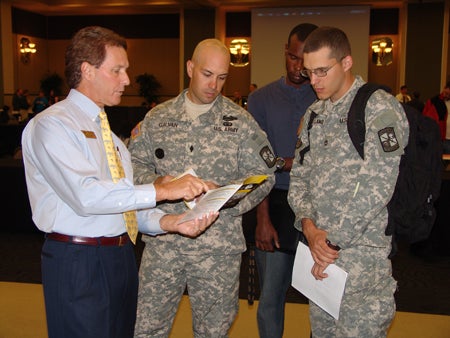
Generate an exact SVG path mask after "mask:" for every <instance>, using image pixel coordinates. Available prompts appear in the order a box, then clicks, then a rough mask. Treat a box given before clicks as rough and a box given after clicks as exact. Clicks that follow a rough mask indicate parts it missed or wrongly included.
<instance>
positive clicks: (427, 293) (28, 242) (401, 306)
mask: <svg viewBox="0 0 450 338" xmlns="http://www.w3.org/2000/svg"><path fill="white" fill-rule="evenodd" d="M0 236H1V239H2V240H1V241H0V255H1V257H2V259H1V260H0V281H5V282H24V283H41V272H40V252H41V247H42V243H43V241H44V237H43V235H42V234H41V233H39V232H37V231H36V232H34V233H32V232H26V233H9V232H2V233H0ZM143 246H144V243H143V242H142V241H140V240H138V243H137V246H136V259H137V262H138V264H139V263H140V257H141V253H142V249H143ZM441 249H442V248H441ZM442 251H444V250H440V251H439V252H437V251H436V250H435V249H434V247H433V243H432V241H431V240H430V241H427V242H426V243H422V245H420V246H419V245H417V246H415V247H414V248H410V247H409V246H407V245H405V244H402V243H400V249H399V252H398V254H397V255H396V256H395V257H394V259H393V261H392V263H393V271H394V277H395V279H396V280H397V281H398V291H397V293H396V295H395V296H396V301H397V310H398V311H404V312H416V313H428V314H441V315H449V316H450V287H449V285H450V255H444V254H443V253H442ZM248 262H249V260H248V252H245V253H244V254H243V260H242V269H241V286H240V298H241V299H247V296H248V280H249V274H248V272H249V265H248ZM257 280H258V279H257V276H255V281H256V283H255V299H258V292H259V289H258V285H257ZM287 299H288V302H290V303H306V299H305V297H304V296H303V295H301V294H300V293H299V292H297V291H296V290H295V289H293V288H290V289H289V291H288V295H287Z"/></svg>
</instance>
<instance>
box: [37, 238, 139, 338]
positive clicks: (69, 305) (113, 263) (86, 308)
mask: <svg viewBox="0 0 450 338" xmlns="http://www.w3.org/2000/svg"><path fill="white" fill-rule="evenodd" d="M42 282H43V287H44V298H45V308H46V314H47V327H48V335H49V338H62V337H64V338H76V337H80V338H90V337H92V338H94V337H95V338H98V337H102V338H127V337H130V338H131V337H133V333H134V325H135V321H136V307H137V289H138V273H137V266H136V259H135V255H134V249H133V244H132V243H131V242H130V241H128V243H127V244H125V245H124V246H89V245H80V244H73V243H63V242H58V241H53V240H51V239H47V240H46V241H45V243H44V246H43V248H42Z"/></svg>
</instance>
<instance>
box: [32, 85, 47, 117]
mask: <svg viewBox="0 0 450 338" xmlns="http://www.w3.org/2000/svg"><path fill="white" fill-rule="evenodd" d="M48 106H49V104H48V99H47V97H46V96H45V93H44V91H43V90H40V91H39V95H38V96H37V97H36V98H35V99H34V101H33V105H32V107H31V110H32V111H33V113H31V114H30V116H29V117H30V118H32V117H34V116H35V115H36V114H39V113H40V112H41V111H43V110H44V109H45V108H47V107H48Z"/></svg>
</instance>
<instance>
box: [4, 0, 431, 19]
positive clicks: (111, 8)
mask: <svg viewBox="0 0 450 338" xmlns="http://www.w3.org/2000/svg"><path fill="white" fill-rule="evenodd" d="M420 1H423V0H417V1H415V0H390V1H386V0H372V1H365V0H223V1H221V0H10V2H11V4H12V6H14V7H16V8H20V9H23V10H28V11H31V12H34V13H39V14H42V15H49V16H50V15H92V14H97V15H98V14H109V15H112V14H116V15H117V14H149V13H168V12H177V11H179V10H180V9H182V8H185V9H208V8H223V9H224V10H227V11H248V10H250V9H252V8H258V7H298V6H308V7H311V6H313V7H315V6H331V5H332V6H344V5H370V6H372V7H378V8H387V7H400V6H402V4H403V3H406V2H409V3H411V2H420Z"/></svg>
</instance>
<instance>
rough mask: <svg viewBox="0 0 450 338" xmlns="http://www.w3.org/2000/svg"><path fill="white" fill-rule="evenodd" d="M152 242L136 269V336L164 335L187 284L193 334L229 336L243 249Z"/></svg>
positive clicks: (237, 293)
mask: <svg viewBox="0 0 450 338" xmlns="http://www.w3.org/2000/svg"><path fill="white" fill-rule="evenodd" d="M155 242H156V241H155ZM153 244H154V243H153V241H152V242H151V243H147V244H146V247H145V249H144V252H143V256H142V261H141V267H140V271H139V294H138V310H137V319H136V327H135V337H168V336H169V334H170V330H171V328H172V325H173V320H174V317H175V314H176V312H177V310H178V305H179V303H180V300H181V297H182V295H183V293H184V291H185V288H186V287H187V290H188V294H189V301H190V305H191V309H192V320H193V330H194V336H195V337H202V338H206V337H227V336H228V330H229V329H230V327H231V325H232V323H233V321H234V319H235V317H236V315H237V312H238V308H239V273H240V265H241V257H242V254H241V253H239V254H232V255H209V256H206V255H184V254H181V253H178V252H177V250H165V249H167V248H163V247H161V246H159V245H158V244H157V245H153ZM155 244H156V243H155ZM162 246H164V245H162Z"/></svg>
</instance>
